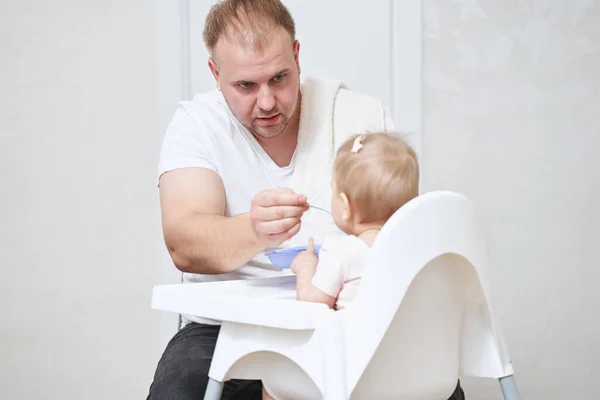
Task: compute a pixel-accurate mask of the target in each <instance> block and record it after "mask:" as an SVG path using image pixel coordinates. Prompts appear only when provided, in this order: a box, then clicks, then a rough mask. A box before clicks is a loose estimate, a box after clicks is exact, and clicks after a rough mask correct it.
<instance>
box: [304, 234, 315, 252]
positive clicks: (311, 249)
mask: <svg viewBox="0 0 600 400" xmlns="http://www.w3.org/2000/svg"><path fill="white" fill-rule="evenodd" d="M306 251H308V252H309V253H314V252H315V241H314V239H313V238H309V239H308V246H307V248H306Z"/></svg>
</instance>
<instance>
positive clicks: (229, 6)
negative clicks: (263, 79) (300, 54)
mask: <svg viewBox="0 0 600 400" xmlns="http://www.w3.org/2000/svg"><path fill="white" fill-rule="evenodd" d="M276 27H282V28H284V29H285V30H286V31H287V32H288V33H289V34H290V36H291V37H292V40H295V38H296V24H295V22H294V19H293V18H292V15H291V14H290V12H289V10H288V9H287V8H286V7H285V5H283V3H281V1H280V0H223V1H220V2H218V3H217V4H215V5H213V6H212V7H211V9H210V11H209V13H208V15H207V16H206V21H205V24H204V32H203V38H204V44H205V45H206V48H207V49H208V52H209V53H210V54H211V56H212V55H213V54H214V49H215V46H216V45H217V43H218V41H219V39H220V38H221V37H224V36H225V37H227V38H228V39H233V40H235V42H236V43H239V44H241V45H242V46H253V47H256V48H258V49H260V48H262V47H263V46H264V45H265V44H266V43H267V42H268V40H269V39H270V35H271V34H272V30H273V28H276Z"/></svg>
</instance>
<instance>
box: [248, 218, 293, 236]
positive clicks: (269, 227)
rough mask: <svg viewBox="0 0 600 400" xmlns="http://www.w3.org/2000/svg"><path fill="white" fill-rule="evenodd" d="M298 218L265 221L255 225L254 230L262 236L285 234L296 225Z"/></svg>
mask: <svg viewBox="0 0 600 400" xmlns="http://www.w3.org/2000/svg"><path fill="white" fill-rule="evenodd" d="M299 221H300V220H299V219H298V218H283V219H278V220H275V221H266V222H260V223H258V224H256V229H257V230H258V231H259V232H261V233H262V234H263V235H278V234H281V233H286V232H287V231H289V230H290V229H292V228H293V227H294V226H295V225H297V224H298V222H299Z"/></svg>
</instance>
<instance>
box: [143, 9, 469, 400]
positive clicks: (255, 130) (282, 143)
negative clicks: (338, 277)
mask: <svg viewBox="0 0 600 400" xmlns="http://www.w3.org/2000/svg"><path fill="white" fill-rule="evenodd" d="M204 41H205V44H206V46H207V48H208V51H209V54H210V57H209V60H208V66H209V68H210V70H211V72H212V74H213V76H214V79H215V82H216V86H217V89H216V90H214V91H211V92H209V93H207V94H204V95H202V96H197V97H196V98H195V99H194V100H193V101H189V102H182V103H181V104H180V106H179V108H178V109H177V111H176V113H175V116H174V118H173V121H172V122H171V124H170V126H169V128H168V130H167V132H166V135H165V139H164V143H163V147H162V151H161V157H160V163H159V188H160V200H161V211H162V222H163V231H164V237H165V242H166V245H167V248H168V250H169V253H170V255H171V257H172V259H173V262H174V264H175V265H176V266H177V268H178V269H179V270H181V271H182V272H183V273H184V275H183V276H184V281H185V282H197V281H209V280H223V279H245V278H253V277H266V276H276V275H281V274H282V272H281V271H280V270H278V269H277V268H275V267H273V266H271V265H270V264H269V263H268V262H266V261H265V258H264V250H265V249H268V248H272V247H277V246H280V245H281V244H282V243H284V242H286V241H290V243H291V244H305V243H306V237H307V236H312V237H315V238H319V237H322V236H323V235H324V234H325V231H326V230H327V226H328V224H327V223H326V222H323V223H321V222H319V223H313V224H312V225H310V224H309V223H308V221H310V218H308V217H307V215H310V214H311V213H310V212H309V213H307V211H308V209H309V206H308V201H309V200H310V201H311V202H314V201H315V199H317V200H320V201H322V203H320V204H323V202H325V201H328V199H329V196H328V195H329V193H330V192H329V193H328V190H329V191H330V188H329V181H330V174H331V168H330V167H329V165H328V164H327V163H330V162H331V161H332V157H333V152H332V151H331V150H332V149H330V148H326V146H327V145H326V144H327V143H330V144H331V143H332V142H341V141H342V140H343V139H344V135H346V136H348V135H350V134H351V133H354V132H356V131H365V130H379V131H380V130H386V129H391V127H392V126H391V121H390V119H389V116H388V115H387V113H386V110H385V109H384V107H383V106H382V105H381V103H380V102H379V101H376V100H374V99H371V98H369V97H367V96H364V95H360V94H356V93H353V92H351V91H349V90H347V89H345V88H343V87H342V86H341V85H339V84H338V85H337V86H336V85H335V84H333V85H329V89H327V85H326V84H319V85H320V86H319V85H318V84H316V83H315V84H313V85H312V89H311V86H310V85H309V84H307V83H306V82H305V83H304V84H302V85H301V83H300V63H299V52H300V45H299V43H298V41H297V40H295V24H294V20H293V19H292V17H291V15H290V14H289V12H288V10H287V9H286V8H285V6H284V5H283V4H281V3H280V1H279V0H224V1H223V2H221V3H219V4H217V5H215V6H213V8H212V9H211V11H210V12H209V15H208V16H207V18H206V24H205V29H204ZM327 93H329V94H327ZM326 97H327V99H325V98H326ZM325 100H327V101H325ZM326 104H329V107H330V110H331V112H330V113H329V114H326V113H321V111H320V110H321V109H322V108H326V107H327V106H326ZM322 105H323V106H322ZM367 110H370V112H368V111H367ZM320 113H321V114H322V115H319V114H320ZM319 121H320V122H319ZM319 124H320V125H319ZM351 131H354V132H351ZM327 135H330V137H329V136H327ZM323 138H324V139H323ZM319 140H322V142H319ZM318 143H321V144H318ZM323 149H325V150H323ZM319 160H320V161H321V162H322V165H323V168H320V169H319V171H318V172H319V178H318V179H317V178H315V179H314V180H313V179H310V178H311V176H312V175H311V173H312V171H309V170H310V169H311V168H313V166H312V164H314V163H315V162H317V163H318V162H320V161H319ZM299 177H304V179H301V178H299ZM313 181H314V182H313ZM311 185H312V186H311ZM319 185H320V186H319ZM311 187H312V188H313V189H314V191H313V192H314V193H311V194H310V196H309V197H310V198H309V199H307V195H306V194H307V193H306V192H302V191H300V189H302V190H303V191H304V190H309V189H310V188H311ZM323 205H325V206H327V207H328V204H323ZM303 216H305V218H302V217H303ZM322 217H323V215H320V216H317V217H315V218H322ZM301 218H302V219H301ZM315 218H313V220H314V219H315ZM331 224H332V223H330V224H329V225H331ZM317 241H318V239H317ZM183 324H184V327H183V328H182V329H181V330H180V331H179V332H178V333H177V334H176V335H175V336H174V337H173V339H172V340H171V341H170V343H169V344H168V345H167V348H166V349H165V351H164V353H163V355H162V357H161V359H160V361H159V363H158V366H157V369H156V373H155V376H154V381H153V383H152V385H151V387H150V394H149V396H148V399H152V400H154V399H161V400H170V399H173V400H174V399H177V400H185V399H194V400H197V399H201V398H202V397H203V395H204V392H205V390H206V385H207V381H208V371H209V368H210V361H211V357H212V354H213V351H214V347H215V343H216V339H217V336H218V332H219V325H218V324H217V322H216V321H208V320H203V319H200V318H196V317H191V316H183ZM261 391H262V386H261V384H260V382H258V381H241V380H233V381H229V382H227V383H226V384H225V388H224V391H223V398H226V399H255V398H256V399H260V398H261ZM459 392H460V393H462V391H460V388H459V387H458V388H457V393H459ZM453 398H457V399H458V398H461V397H453Z"/></svg>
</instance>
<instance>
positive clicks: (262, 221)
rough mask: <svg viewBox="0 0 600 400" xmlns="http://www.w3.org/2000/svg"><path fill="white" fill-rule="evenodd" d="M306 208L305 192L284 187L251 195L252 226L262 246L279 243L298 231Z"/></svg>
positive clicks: (271, 245)
mask: <svg viewBox="0 0 600 400" xmlns="http://www.w3.org/2000/svg"><path fill="white" fill-rule="evenodd" d="M306 210H308V203H307V201H306V196H304V195H301V194H297V193H295V192H294V191H293V190H291V189H287V188H279V189H269V190H264V191H262V192H260V193H258V194H256V196H254V199H252V206H251V210H250V215H251V217H252V227H253V229H254V232H255V233H256V235H257V236H258V238H259V240H260V242H261V243H262V245H263V246H264V247H265V248H266V247H274V246H278V245H280V244H281V243H283V242H284V241H286V240H288V239H290V238H292V237H293V236H294V235H296V234H297V233H298V232H299V231H300V226H301V223H302V222H301V220H300V218H302V215H303V214H304V212H305V211H306Z"/></svg>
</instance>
